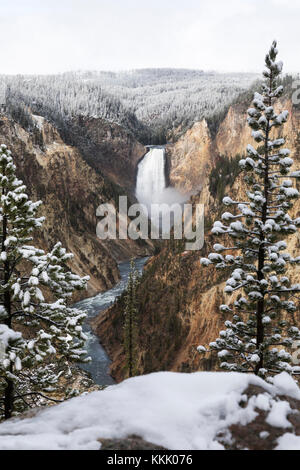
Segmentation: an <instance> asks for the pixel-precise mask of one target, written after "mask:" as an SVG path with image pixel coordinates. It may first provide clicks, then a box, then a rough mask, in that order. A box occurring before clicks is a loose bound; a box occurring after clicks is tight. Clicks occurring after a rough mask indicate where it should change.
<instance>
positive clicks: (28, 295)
mask: <svg viewBox="0 0 300 470" xmlns="http://www.w3.org/2000/svg"><path fill="white" fill-rule="evenodd" d="M0 190H1V203H0V243H1V253H0V410H1V411H2V413H3V416H4V418H5V419H7V418H10V417H11V416H12V414H13V413H14V411H22V410H24V409H26V408H27V406H31V405H32V406H34V405H35V404H36V403H37V401H36V399H37V397H43V398H47V397H46V396H45V395H44V393H45V392H52V391H54V390H55V387H56V385H57V382H58V379H59V377H60V375H61V374H62V372H61V371H58V372H57V368H55V366H54V364H53V362H55V363H57V362H59V363H62V362H63V361H64V362H65V361H66V360H68V361H86V360H87V359H86V357H85V351H84V342H85V340H86V336H85V335H84V334H83V331H82V326H81V325H82V322H83V320H84V318H85V316H86V315H85V313H84V312H82V311H80V310H77V309H74V308H71V307H69V306H68V299H70V297H71V296H72V293H73V292H74V290H77V289H83V288H84V287H85V286H86V283H87V281H88V277H84V278H80V277H79V276H77V275H75V274H73V273H72V272H71V271H69V270H68V268H67V266H66V263H67V262H68V261H69V260H70V258H71V257H72V255H71V254H69V253H67V252H66V250H65V249H64V248H62V245H61V243H57V244H56V245H55V246H54V248H53V249H52V251H51V252H50V253H45V252H44V251H43V250H40V249H37V248H35V247H34V246H32V245H31V242H32V233H33V231H34V230H35V229H39V228H41V227H42V224H43V220H44V218H43V217H40V218H38V217H36V213H37V210H38V208H39V206H40V205H41V202H40V201H39V202H32V201H30V200H29V199H28V196H27V194H26V187H25V186H24V185H23V183H22V181H20V180H19V179H18V178H17V177H16V167H15V165H14V163H13V159H12V156H11V152H10V151H9V150H7V148H6V146H5V145H2V146H0ZM49 299H51V300H49ZM51 361H52V362H51Z"/></svg>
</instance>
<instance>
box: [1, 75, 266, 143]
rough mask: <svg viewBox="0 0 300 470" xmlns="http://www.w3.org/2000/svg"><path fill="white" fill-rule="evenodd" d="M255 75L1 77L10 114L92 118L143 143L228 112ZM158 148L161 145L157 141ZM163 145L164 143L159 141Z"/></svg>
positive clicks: (60, 119)
mask: <svg viewBox="0 0 300 470" xmlns="http://www.w3.org/2000/svg"><path fill="white" fill-rule="evenodd" d="M256 78H257V77H256V75H255V74H238V73H235V74H220V73H215V72H202V71H197V70H184V69H182V70H181V69H178V70H177V69H145V70H136V71H131V72H119V73H114V72H84V73H79V72H78V73H76V72H73V73H65V74H61V75H49V76H22V75H18V76H16V77H13V76H1V77H0V85H1V86H2V88H3V87H4V88H6V101H7V104H8V107H9V109H13V110H14V112H15V114H16V111H15V110H16V108H18V107H19V106H20V105H21V103H23V105H25V106H29V107H30V108H31V109H32V110H33V112H35V113H36V114H40V115H42V116H45V117H47V118H48V119H51V120H54V121H55V122H56V123H60V124H61V123H62V122H65V121H66V120H68V119H70V118H71V117H74V116H79V115H83V116H94V117H101V118H105V119H107V120H110V121H113V122H116V123H118V124H121V125H123V126H125V127H126V128H128V129H130V130H131V131H132V132H133V133H135V135H137V136H138V137H139V138H140V139H141V140H144V141H145V142H144V143H150V141H151V136H152V137H154V139H156V140H157V139H164V138H165V135H166V133H167V131H169V130H172V129H174V128H176V127H177V126H179V125H180V126H184V127H186V126H188V125H190V124H192V123H193V122H194V121H197V120H199V119H201V118H203V117H205V118H209V117H211V116H213V115H215V114H216V113H220V112H222V111H223V110H224V108H225V107H226V105H228V104H229V103H230V101H231V100H232V99H234V98H235V97H236V96H237V95H238V94H239V93H241V91H243V90H246V89H247V88H248V87H249V86H250V84H251V83H252V82H253V81H254V80H255V79H256ZM157 143H159V142H157ZM161 143H162V142H161Z"/></svg>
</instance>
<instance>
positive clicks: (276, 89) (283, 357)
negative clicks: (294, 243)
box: [198, 41, 300, 376]
mask: <svg viewBox="0 0 300 470" xmlns="http://www.w3.org/2000/svg"><path fill="white" fill-rule="evenodd" d="M277 53H278V52H277V44H276V42H275V41H274V42H273V44H272V46H271V49H270V51H269V53H268V54H267V56H266V60H265V65H266V69H265V71H264V72H263V75H264V78H265V81H264V84H263V87H262V92H261V93H255V95H254V101H253V107H251V108H250V109H248V123H249V126H250V127H251V128H252V136H253V138H254V140H255V142H257V144H258V146H257V148H256V149H255V148H254V147H253V146H252V145H248V147H247V155H248V156H247V158H244V159H242V160H241V161H240V166H241V169H242V170H243V171H244V172H245V182H246V184H247V186H248V191H247V197H246V198H245V199H247V201H246V202H244V201H243V202H237V201H233V200H232V199H231V198H230V197H225V198H224V200H223V203H224V204H225V205H226V206H233V207H235V208H236V209H235V211H234V214H232V213H229V212H226V213H224V214H223V216H222V221H218V222H215V224H214V228H213V230H212V232H213V233H214V234H215V235H226V236H227V238H229V239H232V240H233V246H230V247H228V248H225V247H224V246H223V245H221V244H216V245H215V246H214V250H215V253H211V254H210V255H209V256H208V259H206V258H203V259H202V260H201V264H202V265H204V266H207V265H210V264H214V265H215V267H216V268H217V269H228V268H229V269H230V270H231V276H230V278H229V279H228V280H227V283H226V288H225V292H226V294H229V295H234V294H235V293H236V292H238V291H241V292H239V295H238V296H237V297H236V301H235V302H233V303H231V304H229V305H221V306H220V310H221V312H224V313H226V314H229V315H232V318H233V319H232V321H229V320H228V321H226V322H225V326H226V330H224V331H221V332H220V337H219V338H218V339H217V340H216V341H215V342H213V343H211V344H210V350H211V351H217V352H218V356H219V358H220V360H221V367H222V368H223V369H226V370H232V371H238V372H251V371H252V372H254V373H255V374H257V375H260V376H268V375H272V374H276V373H279V372H281V371H287V372H289V373H299V368H296V367H293V366H292V364H291V354H290V353H289V352H288V350H289V349H290V347H291V346H292V344H293V341H295V340H296V339H299V337H300V334H299V329H298V328H297V327H296V326H295V325H294V324H293V314H294V312H295V311H296V310H297V307H296V304H295V302H294V300H295V296H297V294H299V292H300V285H297V284H295V285H293V284H292V282H291V281H290V279H289V277H288V276H287V274H286V272H287V269H288V267H289V265H299V264H300V257H296V258H294V257H293V256H291V255H290V254H289V253H287V252H286V248H287V243H286V242H285V241H284V239H285V238H286V237H287V236H288V235H290V234H294V233H295V232H296V231H297V227H299V226H300V218H297V219H296V220H293V219H292V218H291V217H290V215H289V210H290V209H291V208H292V207H293V201H294V200H295V199H297V198H298V197H299V193H298V191H297V189H296V188H295V187H294V186H293V183H292V179H291V178H295V179H299V178H300V171H294V172H291V167H292V165H293V160H292V159H291V158H290V150H288V149H287V148H284V144H285V139H284V138H282V137H281V138H278V134H275V132H274V131H275V129H279V128H281V126H283V125H284V123H285V122H286V121H287V119H288V111H282V112H280V113H277V112H276V111H275V109H274V104H275V102H276V99H277V98H279V97H280V96H281V95H282V93H283V87H282V86H278V78H279V76H280V73H281V71H282V62H276V57H277ZM276 135H277V137H276ZM286 176H289V178H290V179H286ZM226 250H229V253H235V250H236V251H237V253H236V255H234V254H227V255H226V254H225V252H226ZM222 253H223V254H222ZM198 350H199V352H205V351H206V349H205V348H204V347H202V346H199V348H198Z"/></svg>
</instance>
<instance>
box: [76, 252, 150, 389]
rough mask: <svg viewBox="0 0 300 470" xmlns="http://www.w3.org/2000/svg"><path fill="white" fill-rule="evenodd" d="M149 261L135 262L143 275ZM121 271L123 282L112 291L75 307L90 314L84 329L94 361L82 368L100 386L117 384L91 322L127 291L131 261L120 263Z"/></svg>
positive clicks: (81, 302)
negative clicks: (111, 374) (110, 372)
mask: <svg viewBox="0 0 300 470" xmlns="http://www.w3.org/2000/svg"><path fill="white" fill-rule="evenodd" d="M147 259H148V258H138V259H136V260H135V265H136V269H137V270H138V271H139V272H140V273H142V271H143V268H144V265H145V262H146V261H147ZM119 270H120V275H121V281H120V282H119V283H118V284H117V285H115V286H114V287H113V288H112V289H109V290H107V291H106V292H102V293H101V294H98V295H96V296H95V297H89V298H88V299H84V300H81V301H80V302H77V303H76V304H75V305H74V307H76V308H80V309H82V310H85V311H86V312H87V313H88V317H87V319H86V321H85V324H84V327H83V328H84V332H85V333H86V334H87V336H88V340H87V344H86V349H87V353H88V356H90V357H91V358H92V361H91V362H90V363H89V364H82V365H81V366H80V367H81V369H83V370H85V371H86V372H88V373H89V374H90V376H91V378H92V379H93V381H94V382H95V383H96V384H98V385H112V384H114V383H115V382H114V380H113V378H112V377H111V376H110V375H109V366H110V362H111V361H110V359H109V357H108V356H107V354H106V352H105V350H104V348H103V347H102V346H101V344H100V342H99V338H98V337H97V336H96V335H95V334H94V333H93V331H92V328H91V325H90V320H91V319H92V318H94V317H96V316H97V315H99V312H101V311H103V310H105V309H107V308H108V307H109V306H110V305H112V304H113V303H114V301H115V299H116V298H117V297H118V296H119V295H120V294H122V292H123V291H124V290H125V288H126V286H127V281H128V276H129V273H130V261H126V262H124V263H120V264H119Z"/></svg>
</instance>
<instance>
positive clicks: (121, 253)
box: [0, 115, 151, 295]
mask: <svg viewBox="0 0 300 470" xmlns="http://www.w3.org/2000/svg"><path fill="white" fill-rule="evenodd" d="M33 119H34V120H35V121H36V128H35V129H34V131H32V130H26V129H24V128H23V127H22V126H21V125H19V124H18V123H17V122H15V121H13V120H11V119H9V118H8V117H6V116H4V115H1V116H0V143H5V144H6V145H7V146H8V147H9V148H10V149H11V151H12V153H13V156H14V159H15V163H16V166H17V172H18V176H19V177H20V178H21V179H22V180H23V181H24V183H25V184H26V185H27V188H28V191H29V193H30V197H31V198H32V199H33V200H37V199H41V200H43V202H44V204H43V206H42V208H41V211H40V213H41V215H45V216H46V222H45V224H44V227H43V230H42V231H40V233H37V234H36V242H38V243H39V244H40V245H41V246H42V247H43V248H44V249H49V248H50V247H51V246H52V245H53V244H55V243H56V242H57V241H58V240H60V241H61V242H62V243H63V245H64V246H65V247H66V248H67V249H68V250H70V251H72V252H73V253H74V259H73V261H72V268H73V269H74V271H75V272H76V273H78V274H81V275H83V274H86V275H89V276H90V278H91V280H90V283H89V287H88V291H87V293H85V294H83V295H92V294H95V293H96V292H99V291H102V290H105V289H107V288H110V287H112V286H113V285H114V284H115V283H116V282H117V280H118V279H119V271H118V267H117V262H118V261H120V260H124V259H128V258H130V257H131V256H142V255H145V254H147V253H150V252H151V246H150V245H149V246H147V245H146V244H137V243H135V242H132V241H129V242H128V241H126V240H125V241H118V240H116V241H114V240H113V241H101V240H99V239H98V238H97V236H96V225H97V219H96V209H97V207H98V206H99V204H101V203H105V202H112V203H113V204H115V201H116V199H117V197H116V189H115V186H114V183H113V181H112V180H113V178H112V179H109V178H108V176H107V175H108V173H110V174H111V175H113V170H111V171H110V172H109V171H108V170H107V171H103V172H101V171H100V169H101V163H100V162H99V165H98V166H99V171H98V170H97V168H98V167H97V165H95V166H92V165H91V164H89V163H88V162H87V161H86V158H84V155H83V154H82V152H81V151H80V150H79V149H78V148H77V147H75V146H71V145H68V144H66V142H65V141H64V140H63V139H62V137H61V135H60V133H59V132H58V130H57V129H56V128H55V127H54V126H53V125H51V124H50V123H49V122H47V120H45V119H44V118H42V117H40V116H33ZM85 125H88V123H83V126H85ZM78 126H79V124H78ZM116 127H117V129H119V126H116ZM108 128H109V129H112V128H113V125H112V124H106V123H104V122H103V121H102V120H100V121H99V120H98V121H97V120H94V121H93V122H92V129H93V132H94V133H95V134H97V135H98V136H100V135H102V134H103V135H105V136H106V141H105V146H106V159H107V161H108V162H109V161H110V158H111V159H113V158H115V159H118V158H119V157H120V160H122V158H121V155H123V162H124V161H130V162H131V165H132V166H133V167H134V165H135V164H136V160H135V159H134V156H133V155H132V154H131V153H130V149H131V148H136V149H137V150H136V152H137V154H136V155H135V158H136V159H137V158H138V157H139V156H140V155H142V153H143V148H142V146H140V145H139V144H138V143H137V142H133V141H132V142H130V144H128V140H127V137H126V132H125V131H124V135H125V137H124V135H122V134H121V131H119V135H118V152H119V154H117V153H116V142H115V140H114V139H113V138H112V149H111V153H110V149H109V141H110V134H109V132H108ZM97 129H98V130H97ZM122 138H124V141H123V140H122ZM99 139H101V138H100V137H99ZM123 144H124V146H123ZM122 149H123V150H122ZM122 152H123V153H122ZM131 158H132V160H131ZM122 165H123V163H122V162H121V163H120V166H119V167H118V165H117V164H116V165H115V166H114V171H115V174H114V178H117V176H118V175H121V176H122V174H123V173H122V169H121V167H122ZM108 166H109V163H108V164H107V167H108ZM118 172H119V173H118ZM120 180H121V181H123V180H122V177H120ZM131 184H132V181H131ZM124 185H125V186H126V187H128V188H129V180H128V181H127V183H126V184H125V181H124ZM131 187H133V185H132V186H131ZM122 190H123V194H126V189H124V188H122ZM128 191H129V189H128Z"/></svg>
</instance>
